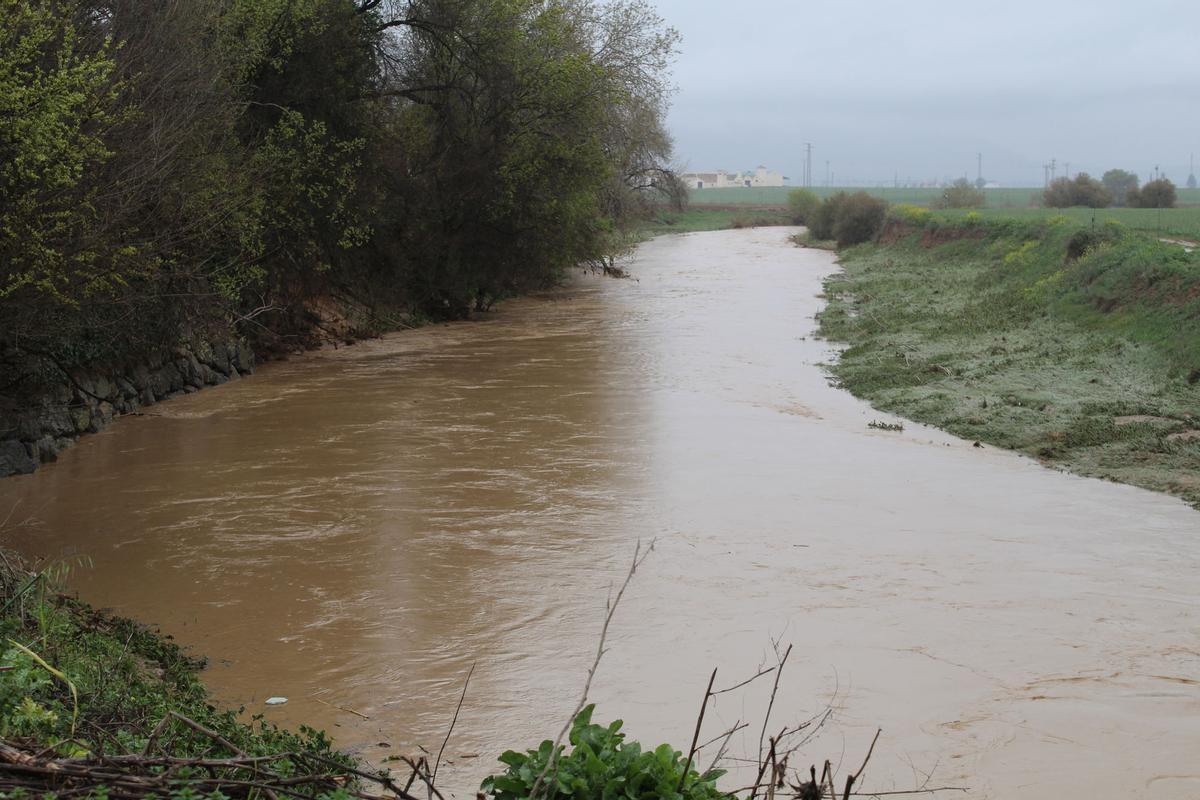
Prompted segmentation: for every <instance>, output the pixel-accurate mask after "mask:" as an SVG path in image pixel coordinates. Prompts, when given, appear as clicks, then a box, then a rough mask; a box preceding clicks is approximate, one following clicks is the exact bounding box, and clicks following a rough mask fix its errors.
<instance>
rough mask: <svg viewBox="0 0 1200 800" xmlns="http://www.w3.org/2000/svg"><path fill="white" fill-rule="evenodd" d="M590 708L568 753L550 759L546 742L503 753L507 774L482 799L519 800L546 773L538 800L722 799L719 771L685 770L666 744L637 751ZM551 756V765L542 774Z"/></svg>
mask: <svg viewBox="0 0 1200 800" xmlns="http://www.w3.org/2000/svg"><path fill="white" fill-rule="evenodd" d="M593 708H594V706H588V707H587V708H585V709H584V710H583V711H582V712H580V714H579V716H578V717H577V718H576V719H575V723H574V725H573V726H572V728H571V746H572V750H571V752H570V753H565V752H563V751H564V749H565V748H563V747H562V746H560V747H559V750H558V754H557V755H554V743H553V742H551V741H550V740H546V741H544V742H542V745H541V747H539V748H538V749H537V750H529V751H527V752H526V753H523V754H522V753H517V752H515V751H512V750H509V751H508V752H506V753H505V754H504V755H502V756H500V761H501V763H503V764H505V765H507V767H508V769H507V770H506V771H505V772H504V773H503V774H502V775H493V776H492V777H490V778H488V779H487V780H485V781H484V782H483V786H482V787H481V788H482V790H483V791H482V794H483V795H486V796H490V797H494V798H496V800H525V798H528V797H531V796H532V793H533V787H534V785H535V784H536V783H538V779H539V777H540V776H541V775H542V773H543V772H546V773H547V777H546V779H545V782H544V783H543V785H542V786H541V788H540V789H539V790H538V796H539V797H540V798H543V800H557V798H572V799H573V800H602V798H603V800H609V798H614V799H615V798H622V799H623V800H651V798H654V800H658V798H673V800H719V799H720V798H725V797H726V796H727V795H725V794H724V793H723V792H721V791H719V790H718V789H717V786H716V781H717V779H718V778H719V777H721V775H723V774H724V773H723V772H722V771H720V770H713V771H711V772H707V773H705V774H703V775H701V774H700V773H698V772H697V771H696V770H695V769H691V768H688V762H687V760H686V759H685V758H684V757H683V754H682V753H680V752H679V751H677V750H675V749H674V748H673V747H671V746H670V745H667V744H664V745H660V746H659V747H657V748H655V749H654V750H648V751H645V752H643V751H642V748H641V745H639V744H638V743H637V742H626V741H625V734H623V733H620V732H619V731H620V729H621V721H620V720H617V721H616V722H613V723H612V724H611V725H609V726H608V727H604V726H602V725H595V724H593V723H592V721H591V719H592V710H593ZM552 756H554V764H553V765H552V766H551V767H550V769H549V770H547V764H548V763H549V762H550V760H551V758H552ZM685 769H686V772H685Z"/></svg>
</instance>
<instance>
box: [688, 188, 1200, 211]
mask: <svg viewBox="0 0 1200 800" xmlns="http://www.w3.org/2000/svg"><path fill="white" fill-rule="evenodd" d="M795 188H796V187H795V186H781V187H770V188H765V187H764V188H738V187H736V186H733V187H723V188H720V189H692V190H691V191H690V192H689V193H688V199H689V201H690V202H691V203H692V205H696V206H734V205H746V206H771V205H774V206H783V205H786V204H787V195H788V192H790V191H791V190H792V189H795ZM812 191H813V192H814V193H815V194H816V195H817V196H818V197H828V196H829V195H831V194H833V193H835V192H851V193H853V192H866V193H867V194H869V195H872V196H874V197H882V198H883V199H884V200H887V201H888V202H889V203H909V204H912V205H916V206H928V205H929V204H930V203H932V202H933V201H934V200H936V199H937V198H938V197H939V196H941V193H942V190H941V189H923V188H908V187H899V188H897V187H892V186H883V187H877V188H867V189H864V188H861V187H839V186H834V187H828V186H814V187H812ZM1197 191H1198V195H1200V190H1197ZM984 192H985V193H986V195H987V199H988V205H989V206H994V207H1008V206H1017V207H1024V206H1030V205H1032V204H1033V202H1034V199H1035V197H1040V196H1041V190H1040V189H1028V188H1022V189H1011V188H1003V189H985V190H984ZM1197 202H1200V199H1198V200H1197Z"/></svg>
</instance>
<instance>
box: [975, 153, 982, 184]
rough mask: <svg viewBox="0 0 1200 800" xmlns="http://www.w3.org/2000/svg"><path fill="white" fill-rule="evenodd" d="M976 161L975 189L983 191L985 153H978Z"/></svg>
mask: <svg viewBox="0 0 1200 800" xmlns="http://www.w3.org/2000/svg"><path fill="white" fill-rule="evenodd" d="M975 159H976V161H977V165H976V170H975V188H976V189H982V188H983V153H976V154H975Z"/></svg>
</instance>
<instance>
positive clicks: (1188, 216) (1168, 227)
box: [937, 207, 1200, 240]
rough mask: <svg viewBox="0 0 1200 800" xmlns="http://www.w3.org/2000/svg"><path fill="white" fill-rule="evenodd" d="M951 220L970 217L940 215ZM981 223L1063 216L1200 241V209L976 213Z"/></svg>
mask: <svg viewBox="0 0 1200 800" xmlns="http://www.w3.org/2000/svg"><path fill="white" fill-rule="evenodd" d="M937 213H938V214H941V215H944V216H946V217H948V218H951V219H961V218H962V217H964V216H966V215H967V214H969V213H971V212H970V211H967V210H965V209H955V210H951V211H940V212H937ZM976 213H978V214H980V215H982V216H983V218H984V219H1020V220H1037V219H1049V218H1050V217H1056V216H1063V217H1066V218H1067V219H1069V220H1071V221H1072V222H1076V223H1079V224H1081V225H1090V224H1091V223H1092V221H1093V220H1095V223H1096V224H1097V225H1103V224H1104V223H1105V222H1107V221H1109V220H1114V221H1116V222H1119V223H1121V224H1122V225H1124V226H1126V227H1127V228H1131V229H1133V230H1138V231H1145V232H1147V233H1156V234H1159V235H1161V236H1178V237H1180V238H1183V239H1192V240H1200V208H1195V207H1193V208H1164V209H1156V208H1097V209H1090V208H981V209H979V210H978V212H976Z"/></svg>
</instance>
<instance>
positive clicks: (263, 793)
mask: <svg viewBox="0 0 1200 800" xmlns="http://www.w3.org/2000/svg"><path fill="white" fill-rule="evenodd" d="M168 720H171V721H176V722H179V723H181V724H183V725H185V726H187V727H189V728H191V729H192V730H195V731H196V732H198V733H201V734H204V735H205V736H207V737H208V738H210V739H211V740H212V741H213V743H214V744H215V745H217V746H219V747H220V748H222V749H223V750H224V751H227V752H232V753H235V755H233V756H229V757H215V756H197V757H193V758H188V757H180V756H173V755H169V754H167V753H163V752H159V753H154V752H150V749H151V746H152V745H153V744H154V742H153V738H152V739H151V741H150V742H148V744H147V747H146V749H145V750H144V751H143V752H141V753H123V754H119V755H99V754H97V755H91V756H88V757H86V758H65V757H62V756H59V755H57V754H55V753H54V752H53V751H48V750H47V749H45V748H44V747H42V746H41V745H36V744H33V743H24V742H13V741H0V795H8V794H11V793H13V792H15V791H18V790H24V791H25V792H28V793H31V794H35V795H43V794H48V793H53V795H54V796H56V797H58V798H72V797H86V796H88V795H89V794H91V793H92V792H94V791H95V790H97V789H101V788H103V789H104V790H105V791H106V794H107V797H109V798H112V800H144V798H149V797H163V796H167V795H169V794H170V793H172V792H175V791H179V790H182V789H185V788H187V789H191V790H193V791H195V792H197V793H199V794H210V793H214V792H221V793H222V794H223V795H225V796H227V797H229V798H231V800H242V799H243V798H244V799H245V800H252V799H255V798H265V799H266V800H282V799H283V798H313V797H316V796H317V795H320V794H322V793H327V792H333V791H337V790H341V791H343V792H345V793H346V794H347V795H349V796H350V797H355V798H359V800H427V799H426V798H419V797H416V796H414V795H412V794H410V793H409V792H408V790H407V787H401V786H399V785H398V784H397V783H396V781H395V780H394V779H392V778H391V777H390V776H388V775H386V774H372V773H369V772H364V771H362V770H358V769H354V768H352V767H350V766H348V765H346V764H343V763H340V762H338V761H335V760H333V759H330V758H328V757H326V756H323V755H320V754H317V753H307V752H284V753H276V754H272V755H266V756H250V755H247V754H245V753H243V752H241V751H240V750H239V749H238V748H236V747H234V746H233V745H231V744H230V743H229V742H227V741H226V740H225V739H224V738H223V737H221V736H220V735H219V734H217V733H216V732H215V731H211V730H209V729H207V728H205V727H204V726H203V725H200V724H199V723H197V722H195V721H194V720H191V719H188V718H187V717H184V716H183V715H181V714H176V713H174V712H172V713H171V714H170V715H168V716H167V717H166V718H164V723H165V722H167V721H168ZM163 727H164V725H163V724H160V725H159V727H158V728H157V729H156V730H161V729H162V728H163ZM410 766H411V767H412V769H413V775H412V777H410V778H409V781H408V786H411V785H412V784H413V783H414V782H415V781H417V780H422V782H424V780H427V778H428V775H427V774H422V765H421V764H410Z"/></svg>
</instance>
